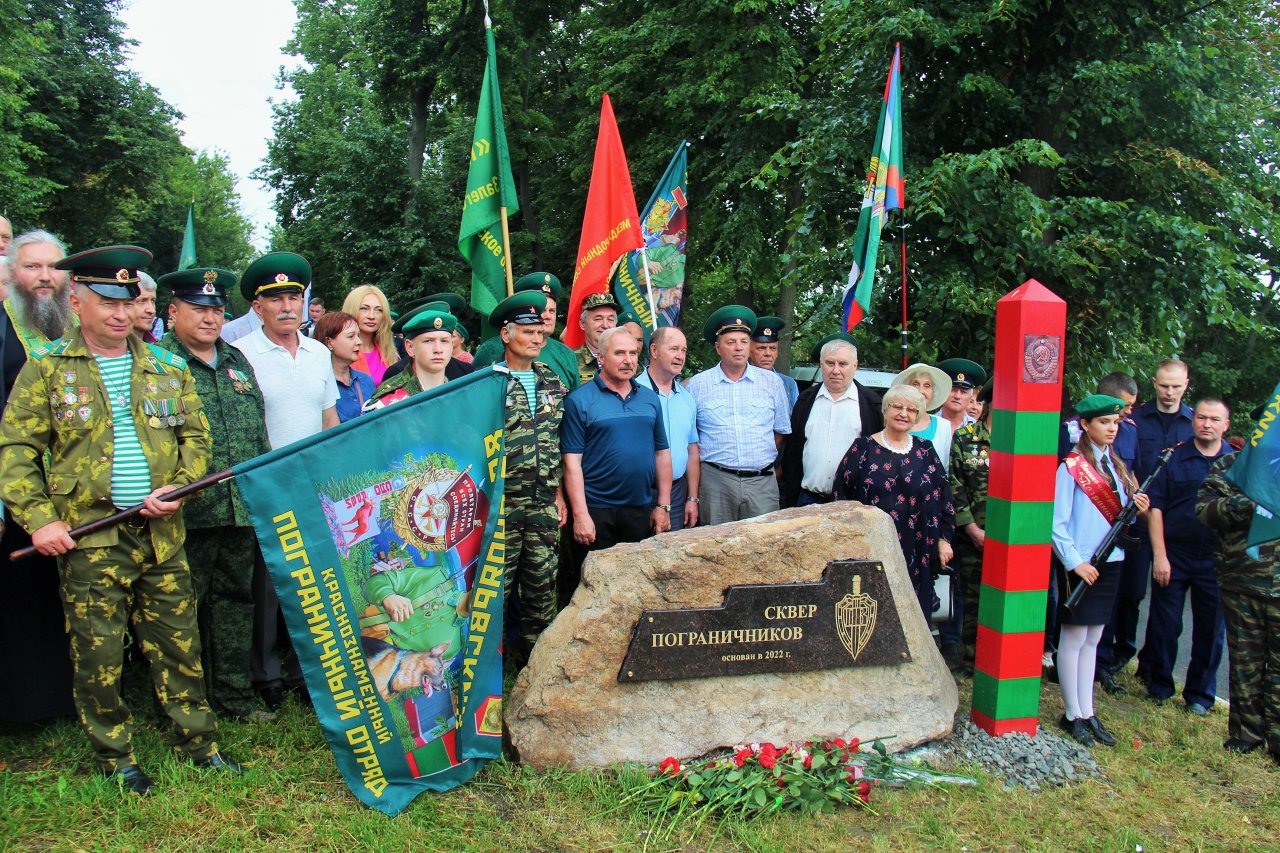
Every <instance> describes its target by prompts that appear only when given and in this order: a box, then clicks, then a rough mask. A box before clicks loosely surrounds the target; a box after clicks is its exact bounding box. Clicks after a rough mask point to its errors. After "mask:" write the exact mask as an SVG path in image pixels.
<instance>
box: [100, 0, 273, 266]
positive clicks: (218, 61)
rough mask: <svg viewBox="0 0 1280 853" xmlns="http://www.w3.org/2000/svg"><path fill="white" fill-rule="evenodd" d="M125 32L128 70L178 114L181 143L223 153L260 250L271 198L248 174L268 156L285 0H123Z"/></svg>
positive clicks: (263, 241) (268, 219) (269, 218)
mask: <svg viewBox="0 0 1280 853" xmlns="http://www.w3.org/2000/svg"><path fill="white" fill-rule="evenodd" d="M127 3H128V5H127V6H126V7H125V9H124V11H123V12H122V14H121V18H122V19H123V20H124V23H125V27H126V35H127V36H128V37H129V38H130V39H133V40H134V41H136V42H137V43H138V44H137V46H136V47H135V48H133V51H132V57H131V60H130V63H129V65H130V67H131V68H132V69H133V70H134V71H136V72H137V73H138V74H139V75H140V76H141V77H142V79H143V80H144V81H146V82H147V83H150V84H151V85H153V86H155V87H156V88H157V89H159V90H160V94H161V96H163V97H164V99H165V100H166V101H168V102H169V103H170V104H172V105H173V106H174V107H176V108H177V109H178V110H179V111H180V112H182V113H183V114H184V115H185V118H183V120H182V121H181V122H180V123H179V125H178V126H179V128H180V130H181V131H182V139H183V142H185V143H186V144H187V146H188V147H190V148H192V149H193V150H196V151H199V150H201V149H206V148H212V149H217V150H219V151H222V152H223V153H225V154H226V155H227V157H228V158H229V160H230V162H231V169H232V171H233V172H235V174H236V178H237V182H236V186H237V188H238V190H239V192H240V207H241V210H242V211H243V212H244V214H245V215H246V216H248V217H249V219H250V221H252V222H253V223H254V226H255V232H254V243H255V244H257V245H258V246H259V248H263V249H265V248H266V242H267V236H268V235H267V228H268V226H269V225H270V224H271V223H272V222H273V221H274V220H275V213H274V212H273V210H272V207H271V202H272V195H271V193H269V192H267V191H266V189H264V188H263V186H262V185H261V184H259V183H258V182H257V181H254V180H252V179H251V178H250V177H249V174H250V173H251V172H252V171H253V170H254V169H256V168H257V167H258V166H259V165H260V164H261V163H262V160H263V158H264V157H265V156H266V154H267V140H268V139H269V138H270V137H271V105H270V103H269V99H271V98H275V99H277V100H279V99H280V98H281V97H282V94H283V93H281V92H279V91H277V90H276V88H275V80H276V77H277V74H278V72H279V70H280V67H281V66H282V65H284V66H287V67H292V66H294V65H296V64H297V60H296V59H295V58H291V57H288V56H285V55H284V53H283V48H284V44H285V42H286V41H288V39H289V37H290V36H291V35H292V34H293V24H294V8H293V3H292V2H291V0H127Z"/></svg>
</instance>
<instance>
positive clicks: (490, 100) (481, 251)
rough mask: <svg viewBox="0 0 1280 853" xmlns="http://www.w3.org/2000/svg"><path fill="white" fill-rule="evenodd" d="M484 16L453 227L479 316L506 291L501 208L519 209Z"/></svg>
mask: <svg viewBox="0 0 1280 853" xmlns="http://www.w3.org/2000/svg"><path fill="white" fill-rule="evenodd" d="M485 21H486V26H485V31H484V37H485V40H486V42H487V43H488V49H489V57H488V60H487V62H486V64H485V68H484V82H483V83H481V84H480V106H479V107H478V108H477V109H476V130H475V135H474V136H473V137H472V141H471V167H470V168H469V169H468V170H467V193H466V195H465V196H463V199H462V225H461V227H459V229H458V251H459V252H461V253H462V256H463V257H464V258H466V259H467V263H469V264H471V307H472V308H475V309H476V311H477V312H479V314H480V316H481V317H487V316H489V312H490V311H492V310H493V309H494V308H495V307H496V306H497V304H498V303H499V302H501V301H502V300H503V299H505V298H506V295H507V272H506V268H507V264H509V263H510V262H511V252H510V247H508V246H507V245H505V244H504V242H503V239H502V208H504V207H505V208H506V209H507V215H508V216H510V215H511V214H514V213H515V212H516V211H518V210H519V209H520V202H519V200H517V198H516V184H515V180H514V179H513V178H512V177H511V154H510V152H508V151H507V132H506V128H505V127H504V126H503V121H502V90H501V88H500V87H499V86H498V52H497V48H496V47H495V45H494V42H493V30H492V29H490V28H489V27H488V25H487V24H488V19H487V18H486V19H485Z"/></svg>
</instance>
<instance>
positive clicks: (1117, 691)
mask: <svg viewBox="0 0 1280 853" xmlns="http://www.w3.org/2000/svg"><path fill="white" fill-rule="evenodd" d="M1098 683H1099V684H1101V685H1102V689H1103V690H1105V691H1107V693H1109V694H1110V695H1112V696H1123V695H1124V694H1125V692H1126V691H1125V689H1124V688H1123V687H1121V686H1120V685H1119V684H1117V683H1116V676H1115V673H1114V672H1112V671H1111V670H1109V669H1104V670H1103V671H1102V672H1100V673H1098Z"/></svg>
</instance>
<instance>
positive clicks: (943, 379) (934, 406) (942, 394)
mask: <svg viewBox="0 0 1280 853" xmlns="http://www.w3.org/2000/svg"><path fill="white" fill-rule="evenodd" d="M913 373H927V374H929V378H930V379H932V380H933V396H932V397H930V398H929V404H928V406H926V407H925V408H926V410H927V411H930V412H936V411H938V409H941V408H942V404H943V403H945V402H947V395H948V394H950V393H951V377H950V376H948V375H947V374H945V373H943V372H942V371H941V370H939V369H938V368H936V367H934V366H933V365H932V364H925V363H923V362H917V363H916V364H913V365H911V366H910V367H908V368H907V369H906V370H904V371H902V372H901V373H899V374H898V375H897V376H895V377H893V381H892V382H890V383H889V387H890V388H892V387H893V386H894V385H906V384H907V377H908V376H910V375H912V374H913Z"/></svg>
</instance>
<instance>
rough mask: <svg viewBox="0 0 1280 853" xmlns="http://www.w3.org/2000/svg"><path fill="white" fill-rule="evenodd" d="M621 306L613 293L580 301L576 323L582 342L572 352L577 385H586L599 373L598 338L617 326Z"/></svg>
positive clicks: (595, 294) (606, 292)
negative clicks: (575, 365) (578, 326)
mask: <svg viewBox="0 0 1280 853" xmlns="http://www.w3.org/2000/svg"><path fill="white" fill-rule="evenodd" d="M621 313H622V306H620V305H619V304H618V300H616V299H614V298H613V293H612V292H610V291H607V290H606V291H605V292H604V293H593V294H591V295H590V296H588V297H587V298H586V299H584V300H582V313H581V314H580V315H579V317H578V323H579V324H580V325H581V326H582V335H583V338H584V341H583V343H582V346H580V347H578V348H577V349H576V350H574V351H573V352H574V355H576V356H577V358H578V384H580V385H586V384H587V383H588V382H590V381H591V380H592V379H595V378H596V374H597V373H599V372H600V336H601V335H603V334H604V333H605V332H607V331H608V330H609V329H612V328H613V327H614V326H616V325H618V315H619V314H621Z"/></svg>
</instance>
